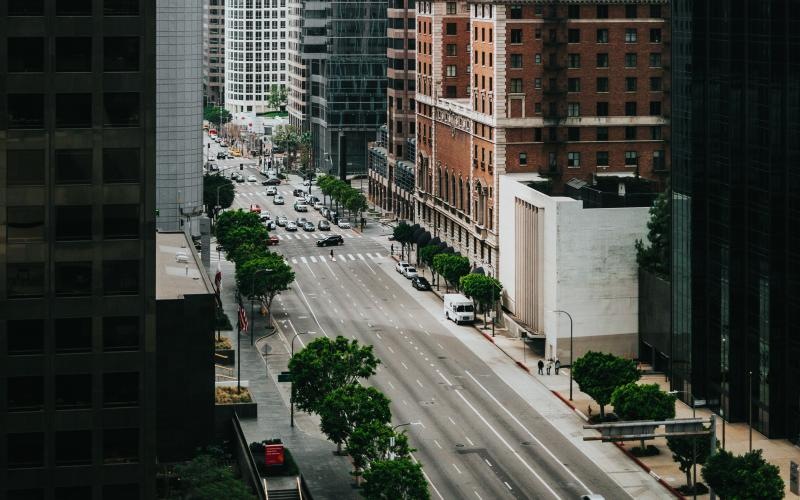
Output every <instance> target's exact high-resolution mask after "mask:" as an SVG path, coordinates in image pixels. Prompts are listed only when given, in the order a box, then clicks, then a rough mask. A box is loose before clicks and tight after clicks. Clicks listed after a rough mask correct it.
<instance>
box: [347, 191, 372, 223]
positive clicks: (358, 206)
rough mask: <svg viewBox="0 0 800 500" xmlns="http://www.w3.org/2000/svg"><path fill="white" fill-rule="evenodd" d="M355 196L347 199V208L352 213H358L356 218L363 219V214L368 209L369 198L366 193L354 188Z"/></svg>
mask: <svg viewBox="0 0 800 500" xmlns="http://www.w3.org/2000/svg"><path fill="white" fill-rule="evenodd" d="M353 192H354V193H353V196H351V197H350V198H348V199H347V209H348V210H349V211H350V213H352V214H355V215H356V220H357V221H359V220H361V214H362V213H364V210H366V209H367V198H366V197H365V196H364V193H362V192H361V191H358V190H356V189H354V190H353Z"/></svg>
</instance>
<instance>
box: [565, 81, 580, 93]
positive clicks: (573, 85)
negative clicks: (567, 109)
mask: <svg viewBox="0 0 800 500" xmlns="http://www.w3.org/2000/svg"><path fill="white" fill-rule="evenodd" d="M567 90H568V91H569V92H580V91H581V79H580V78H569V79H567Z"/></svg>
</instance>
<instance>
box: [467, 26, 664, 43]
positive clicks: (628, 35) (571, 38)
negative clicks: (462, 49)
mask: <svg viewBox="0 0 800 500" xmlns="http://www.w3.org/2000/svg"><path fill="white" fill-rule="evenodd" d="M482 30H483V29H482ZM481 36H482V37H483V35H481ZM491 36H492V30H491V29H490V30H489V40H488V41H489V42H491V41H492V40H491ZM624 36H625V43H637V42H638V41H639V31H638V29H637V28H625V35H624ZM533 37H534V38H535V39H537V40H540V39H541V38H542V30H541V29H540V28H536V29H535V30H534V32H533ZM477 39H478V28H475V40H477ZM548 41H550V42H558V41H559V40H558V31H557V30H555V29H551V30H549V31H548ZM595 41H596V42H597V43H602V44H606V43H610V42H611V38H610V36H609V31H608V28H602V29H598V30H596V32H595ZM662 41H663V39H662V33H661V28H651V29H650V43H661V42H662ZM509 42H510V43H511V44H520V43H524V38H523V31H522V29H512V30H511V33H510V36H509ZM567 42H568V43H580V42H581V30H580V29H569V30H567Z"/></svg>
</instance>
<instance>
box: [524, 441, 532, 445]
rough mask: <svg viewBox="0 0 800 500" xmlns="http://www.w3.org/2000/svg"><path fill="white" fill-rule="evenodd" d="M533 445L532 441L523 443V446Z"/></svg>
mask: <svg viewBox="0 0 800 500" xmlns="http://www.w3.org/2000/svg"><path fill="white" fill-rule="evenodd" d="M532 444H533V443H531V442H530V441H523V442H522V446H530V445H532Z"/></svg>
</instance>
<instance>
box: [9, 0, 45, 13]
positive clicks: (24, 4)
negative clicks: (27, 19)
mask: <svg viewBox="0 0 800 500" xmlns="http://www.w3.org/2000/svg"><path fill="white" fill-rule="evenodd" d="M7 3H8V15H9V16H41V15H44V1H43V0H33V1H31V0H8V2H7Z"/></svg>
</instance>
